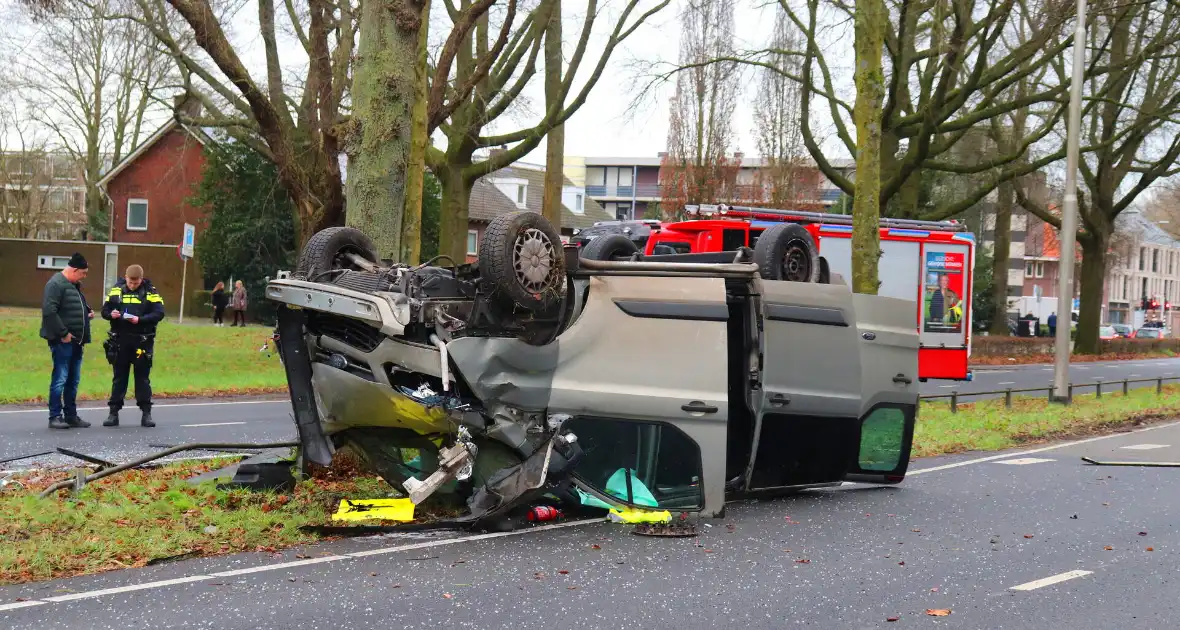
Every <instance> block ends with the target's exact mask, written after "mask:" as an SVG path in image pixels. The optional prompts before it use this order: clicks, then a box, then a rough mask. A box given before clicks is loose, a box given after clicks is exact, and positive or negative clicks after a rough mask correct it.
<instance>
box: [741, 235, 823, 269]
mask: <svg viewBox="0 0 1180 630" xmlns="http://www.w3.org/2000/svg"><path fill="white" fill-rule="evenodd" d="M754 262H755V263H757V265H758V273H759V275H761V276H762V277H763V278H764V279H766V280H786V281H788V282H818V281H819V274H820V264H819V249H818V248H817V247H816V246H815V241H814V240H813V239H812V238H811V233H810V232H808V231H807V228H805V227H803V226H802V225H799V224H798V223H780V224H778V225H773V226H771V227H769V228H766V231H764V232H762V236H759V237H758V242H757V243H756V244H755V245H754Z"/></svg>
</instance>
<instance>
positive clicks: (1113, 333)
mask: <svg viewBox="0 0 1180 630" xmlns="http://www.w3.org/2000/svg"><path fill="white" fill-rule="evenodd" d="M1118 336H1119V333H1118V331H1117V330H1115V329H1114V326H1102V327H1100V328H1099V329H1098V338H1099V339H1103V340H1106V339H1117V338H1118Z"/></svg>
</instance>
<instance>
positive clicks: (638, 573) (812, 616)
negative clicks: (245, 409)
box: [0, 424, 1180, 630]
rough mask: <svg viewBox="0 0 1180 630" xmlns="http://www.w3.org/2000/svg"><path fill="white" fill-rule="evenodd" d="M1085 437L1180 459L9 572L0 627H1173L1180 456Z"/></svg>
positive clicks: (1160, 448)
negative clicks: (697, 517) (53, 574)
mask: <svg viewBox="0 0 1180 630" xmlns="http://www.w3.org/2000/svg"><path fill="white" fill-rule="evenodd" d="M1082 455H1090V456H1096V457H1107V458H1109V457H1115V458H1118V459H1137V460H1154V461H1178V460H1180V424H1169V425H1160V426H1156V427H1149V428H1148V429H1146V430H1140V431H1136V432H1133V433H1124V434H1117V435H1115V436H1109V437H1102V438H1091V439H1089V440H1085V441H1081V442H1074V443H1066V444H1058V445H1052V446H1048V447H1039V448H1035V449H1026V450H1023V451H1013V452H1007V453H1000V454H989V455H987V456H984V457H981V456H978V455H962V456H955V457H948V458H934V459H926V460H919V461H917V462H915V463H914V464H913V465H912V467H911V474H910V475H909V476H908V477H907V479H906V480H905V481H904V482H903V483H902V484H901V485H900V486H895V487H889V488H867V487H863V486H845V487H842V488H839V489H832V490H825V491H815V492H807V493H803V494H800V495H796V496H793V497H788V498H780V499H767V500H761V501H743V502H739V503H733V504H731V505H730V506H729V509H728V513H727V516H726V518H725V519H718V520H714V521H711V522H709V524H711V525H712V527H705V528H702V530H703V533H702V534H701V535H700V536H699V537H697V538H683V539H672V538H647V537H641V536H635V535H632V534H630V533H629V528H628V527H625V526H620V525H612V524H608V523H593V524H585V525H579V526H574V527H567V528H562V529H550V530H526V531H524V532H518V533H514V534H511V535H499V534H498V535H493V536H486V535H485V536H475V537H471V536H470V535H467V536H466V537H462V538H455V537H453V535H452V536H451V537H447V536H445V535H435V536H425V535H418V536H417V537H413V536H404V535H403V536H400V537H384V538H366V539H357V540H350V541H340V542H335V543H326V544H323V545H318V546H314V547H311V548H308V549H304V550H298V551H288V552H286V553H284V554H279V555H274V556H272V555H268V554H245V555H238V556H231V557H223V558H210V559H202V560H197V561H188V562H178V563H173V564H166V565H161V566H156V567H150V568H145V569H137V570H128V571H120V572H112V573H107V574H102V575H98V576H91V577H84V578H75V579H70V580H62V581H56V582H48V583H39V584H32V585H18V586H11V587H3V588H0V627H13V628H37V629H38V630H50V629H54V628H93V629H96V630H97V629H106V628H111V629H118V630H129V629H134V628H225V629H230V628H241V629H251V630H252V629H256V628H259V629H261V628H284V629H285V628H292V629H293V628H300V629H304V628H315V627H339V628H512V629H518V628H545V629H549V628H596V629H601V628H677V629H680V628H713V627H725V628H784V627H795V626H806V627H815V628H840V629H845V628H894V627H954V628H1038V629H1043V628H1050V629H1053V628H1079V627H1084V628H1135V629H1136V630H1147V629H1153V628H1171V627H1174V626H1175V619H1176V618H1177V617H1178V615H1180V600H1178V599H1177V598H1176V597H1175V594H1176V592H1177V586H1178V585H1177V581H1178V580H1180V578H1178V577H1177V575H1180V573H1178V571H1180V519H1178V518H1177V515H1178V514H1180V493H1177V492H1176V491H1175V484H1176V475H1177V474H1180V471H1177V470H1176V469H1169V468H1145V467H1117V468H1116V467H1095V466H1090V465H1087V464H1084V463H1083V462H1081V461H1080V459H1079V457H1080V456H1082ZM1149 548H1150V549H1149ZM299 556H303V558H300V557H299ZM802 560H807V562H801V561H802ZM22 600H23V601H22ZM928 609H934V610H948V611H950V614H949V616H946V617H934V616H928V615H927V610H928ZM894 617H896V618H898V620H897V621H896V622H891V621H889V619H891V618H894Z"/></svg>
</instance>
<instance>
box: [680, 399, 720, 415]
mask: <svg viewBox="0 0 1180 630" xmlns="http://www.w3.org/2000/svg"><path fill="white" fill-rule="evenodd" d="M680 408H681V409H683V410H685V411H687V412H689V413H717V407H715V406H713V405H706V404H705V403H703V402H701V401H699V400H694V401H692V402H690V403H688V404H687V405H680Z"/></svg>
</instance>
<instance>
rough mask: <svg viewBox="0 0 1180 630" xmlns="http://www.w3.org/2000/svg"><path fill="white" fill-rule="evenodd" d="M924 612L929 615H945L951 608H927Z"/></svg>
mask: <svg viewBox="0 0 1180 630" xmlns="http://www.w3.org/2000/svg"><path fill="white" fill-rule="evenodd" d="M926 614H927V615H930V616H931V617H946V616H947V615H949V614H951V610H950V609H949V608H927V609H926Z"/></svg>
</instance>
